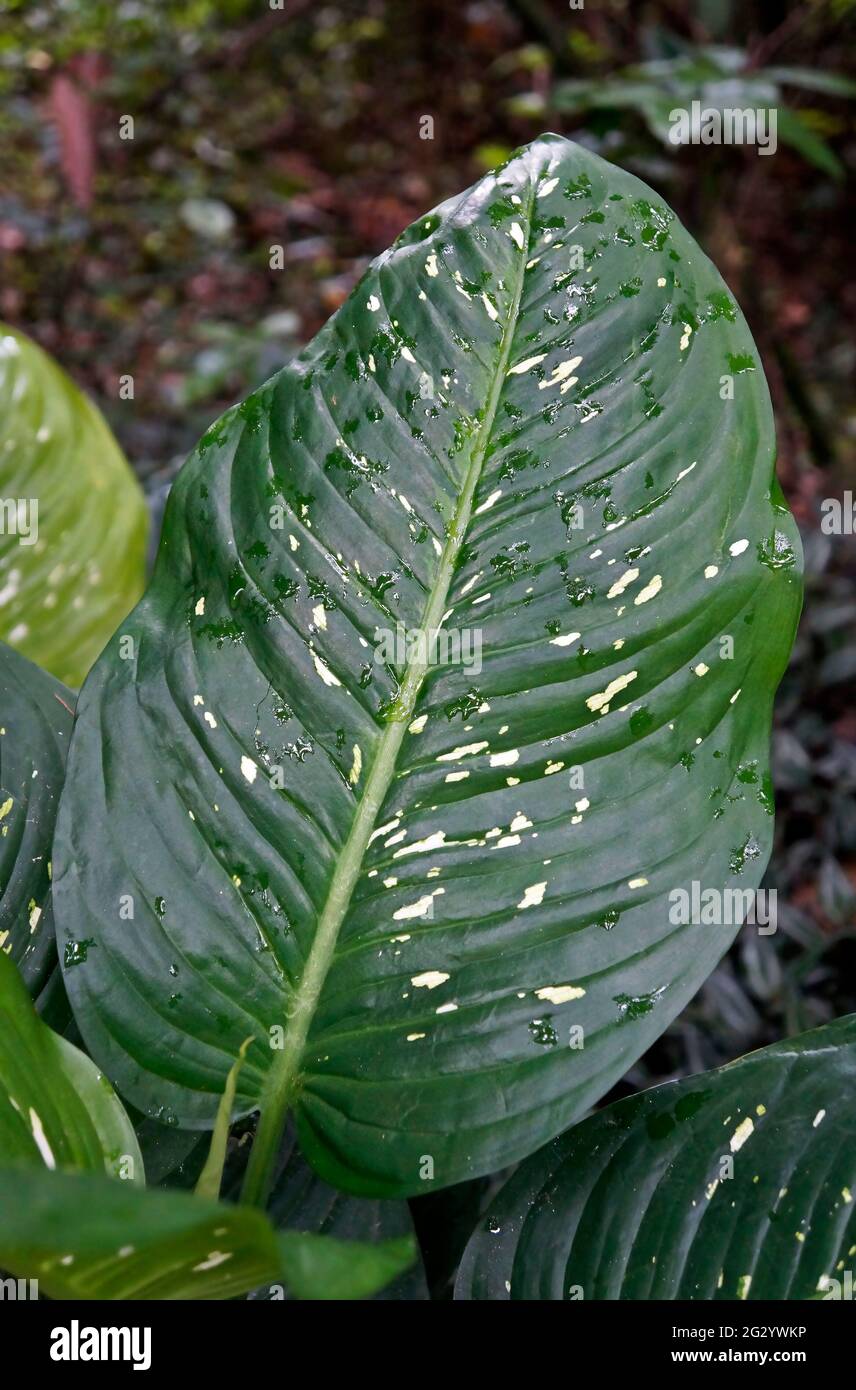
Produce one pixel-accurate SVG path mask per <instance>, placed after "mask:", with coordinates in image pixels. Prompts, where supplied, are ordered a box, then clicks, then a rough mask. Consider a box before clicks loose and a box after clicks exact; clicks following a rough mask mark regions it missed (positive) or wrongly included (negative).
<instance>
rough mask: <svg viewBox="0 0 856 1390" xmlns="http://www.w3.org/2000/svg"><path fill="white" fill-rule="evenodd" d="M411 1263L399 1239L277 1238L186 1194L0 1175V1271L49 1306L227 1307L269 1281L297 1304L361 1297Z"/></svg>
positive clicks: (410, 1247) (251, 1212) (263, 1226)
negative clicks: (190, 1302)
mask: <svg viewBox="0 0 856 1390" xmlns="http://www.w3.org/2000/svg"><path fill="white" fill-rule="evenodd" d="M414 1253H415V1252H414V1244H413V1241H412V1240H408V1239H407V1238H404V1239H400V1240H395V1241H385V1242H383V1243H382V1244H380V1245H377V1246H369V1245H365V1244H363V1243H361V1242H358V1241H353V1242H347V1241H339V1240H332V1239H330V1238H328V1237H327V1236H315V1235H301V1234H299V1233H297V1232H289V1233H287V1234H282V1235H279V1236H277V1235H276V1233H275V1232H274V1230H273V1228H272V1227H271V1225H270V1222H269V1221H268V1220H267V1218H266V1217H265V1216H264V1215H263V1214H262V1213H261V1212H260V1211H257V1210H255V1208H251V1207H232V1206H226V1205H225V1204H224V1203H220V1202H211V1201H208V1200H207V1199H205V1198H197V1197H193V1196H191V1195H190V1194H188V1193H180V1192H153V1191H151V1190H148V1191H146V1190H143V1189H140V1188H135V1187H132V1185H131V1184H130V1183H118V1182H111V1181H109V1180H108V1179H104V1178H94V1177H90V1176H80V1175H74V1176H72V1175H69V1174H65V1173H47V1172H45V1171H44V1170H42V1171H37V1170H27V1171H22V1172H20V1171H17V1170H16V1171H14V1172H2V1171H0V1267H2V1268H4V1269H7V1270H9V1272H10V1273H11V1274H13V1275H15V1276H17V1277H18V1278H37V1279H38V1280H39V1286H40V1289H41V1291H42V1292H43V1293H46V1294H48V1295H49V1296H50V1297H51V1298H70V1299H110V1300H121V1299H225V1298H237V1297H240V1295H241V1294H244V1293H247V1292H248V1291H249V1290H250V1289H253V1288H255V1287H257V1286H258V1285H259V1284H263V1283H265V1282H275V1281H279V1282H280V1283H281V1284H283V1285H288V1287H289V1288H290V1289H291V1290H292V1291H293V1292H294V1293H295V1294H296V1295H297V1296H298V1297H300V1298H319V1299H320V1298H323V1299H329V1298H334V1299H344V1298H366V1297H368V1296H369V1295H371V1294H373V1293H375V1292H377V1290H378V1289H380V1288H382V1287H383V1285H384V1283H386V1282H387V1281H388V1280H390V1279H394V1278H395V1277H396V1275H398V1274H400V1273H401V1272H402V1271H403V1270H404V1269H406V1268H407V1267H408V1265H409V1264H411V1263H412V1261H413V1258H414ZM69 1256H71V1257H73V1258H69Z"/></svg>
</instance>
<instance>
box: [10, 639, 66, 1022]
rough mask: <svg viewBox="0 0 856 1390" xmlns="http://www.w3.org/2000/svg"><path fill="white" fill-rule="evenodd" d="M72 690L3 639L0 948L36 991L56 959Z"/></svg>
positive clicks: (28, 986) (41, 986)
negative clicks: (55, 846)
mask: <svg viewBox="0 0 856 1390" xmlns="http://www.w3.org/2000/svg"><path fill="white" fill-rule="evenodd" d="M74 698H75V697H74V696H73V695H72V693H71V691H69V690H68V689H67V688H66V687H65V686H64V685H61V684H60V683H59V681H55V680H54V679H53V677H52V676H48V675H47V674H46V673H45V672H44V671H40V670H39V668H38V667H37V666H34V665H33V664H32V662H30V661H27V660H26V658H24V657H22V656H19V655H18V653H17V652H15V651H13V650H12V648H11V647H7V646H4V645H3V644H0V950H3V951H5V952H6V954H7V955H11V957H12V959H13V960H14V961H15V962H16V964H17V965H18V968H19V969H20V971H21V974H22V975H23V977H24V981H25V983H26V985H27V988H28V989H29V991H30V993H31V994H32V995H33V996H34V997H36V996H38V994H39V993H40V992H41V990H42V989H44V987H45V985H46V983H47V980H48V977H49V975H50V973H51V971H52V970H53V969H54V968H55V966H56V942H55V939H54V928H53V913H52V910H51V900H50V887H51V846H52V843H53V833H54V826H55V824H56V813H57V809H58V807H59V794H60V791H61V789H62V783H63V778H64V777H65V760H66V756H67V754H68V740H69V737H70V735H71V725H72V720H73V718H74V713H73V711H74Z"/></svg>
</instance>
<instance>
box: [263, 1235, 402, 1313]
mask: <svg viewBox="0 0 856 1390" xmlns="http://www.w3.org/2000/svg"><path fill="white" fill-rule="evenodd" d="M277 1245H278V1247H279V1257H280V1265H281V1268H282V1273H283V1276H284V1278H285V1279H286V1281H287V1283H288V1286H289V1289H290V1290H291V1292H292V1293H293V1294H294V1295H295V1296H296V1297H297V1298H314V1299H321V1298H323V1299H342V1298H370V1297H371V1296H372V1294H375V1293H378V1292H379V1290H380V1289H382V1288H383V1287H384V1285H386V1284H388V1283H389V1282H390V1280H392V1279H395V1278H396V1276H397V1275H399V1274H402V1273H403V1272H404V1270H406V1269H407V1268H408V1267H409V1266H410V1265H411V1264H412V1263H413V1258H414V1255H415V1252H416V1247H415V1242H414V1241H413V1239H412V1237H410V1236H399V1237H398V1239H396V1240H385V1241H381V1243H380V1244H378V1245H368V1244H366V1243H364V1242H360V1241H348V1240H337V1239H336V1237H335V1236H315V1235H307V1234H304V1233H303V1232H301V1231H283V1232H281V1234H280V1235H279V1236H278V1237H277Z"/></svg>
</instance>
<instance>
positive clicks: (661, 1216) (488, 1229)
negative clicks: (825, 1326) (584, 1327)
mask: <svg viewBox="0 0 856 1390" xmlns="http://www.w3.org/2000/svg"><path fill="white" fill-rule="evenodd" d="M854 1091H856V1016H854V1015H851V1016H850V1017H848V1018H843V1019H839V1020H838V1021H837V1022H836V1023H831V1024H829V1025H827V1026H825V1027H823V1028H817V1029H814V1030H813V1031H812V1032H810V1033H803V1034H801V1036H800V1037H798V1038H791V1039H788V1040H787V1041H786V1042H781V1043H776V1044H775V1045H774V1046H773V1047H765V1048H764V1049H763V1050H762V1051H760V1052H754V1053H751V1054H750V1055H749V1056H748V1057H744V1058H742V1059H741V1060H740V1061H738V1062H734V1063H732V1064H731V1065H730V1066H727V1067H722V1068H720V1069H719V1070H718V1071H712V1072H704V1073H703V1074H701V1075H700V1076H692V1077H689V1078H688V1079H687V1080H685V1081H680V1082H676V1083H670V1084H669V1085H666V1086H657V1087H655V1088H654V1089H653V1090H651V1091H644V1092H643V1093H642V1094H641V1095H638V1096H633V1097H631V1098H630V1099H629V1100H625V1101H620V1102H619V1103H618V1104H617V1105H611V1106H609V1107H608V1108H607V1109H605V1110H601V1111H600V1112H599V1113H598V1114H596V1115H593V1116H592V1117H591V1118H590V1119H588V1120H584V1121H583V1123H582V1124H580V1125H577V1126H576V1127H575V1128H574V1129H572V1130H571V1131H570V1132H569V1133H568V1134H564V1135H562V1137H561V1138H560V1139H556V1140H555V1141H554V1142H553V1143H551V1144H548V1145H547V1146H546V1148H544V1149H542V1150H541V1151H540V1152H539V1153H537V1154H533V1155H532V1157H531V1158H529V1159H527V1160H526V1162H525V1163H523V1164H521V1166H520V1168H519V1169H518V1170H517V1172H516V1173H515V1174H514V1176H513V1177H512V1178H511V1180H510V1181H509V1182H508V1183H507V1184H506V1186H505V1187H504V1188H503V1189H502V1190H501V1191H500V1192H499V1194H498V1195H497V1196H496V1197H495V1198H494V1200H493V1201H492V1202H491V1204H490V1208H489V1211H488V1213H487V1215H486V1217H485V1218H484V1221H483V1222H482V1224H481V1226H480V1228H479V1230H478V1231H477V1232H476V1233H475V1235H474V1236H473V1237H472V1239H471V1241H470V1244H469V1246H468V1248H467V1250H466V1252H465V1254H464V1258H463V1261H462V1263H461V1268H460V1272H459V1275H458V1282H457V1290H456V1296H457V1297H458V1298H463V1299H506V1298H521V1299H537V1300H543V1299H589V1300H590V1299H593V1298H594V1299H603V1298H606V1299H664V1298H667V1299H671V1298H675V1299H735V1298H741V1299H742V1298H750V1299H776V1300H780V1299H801V1298H830V1299H832V1298H841V1297H842V1296H844V1297H850V1298H852V1288H853V1255H854V1251H856V1206H854V1203H853V1193H854V1191H856V1100H854ZM848 1272H849V1275H848ZM848 1289H849V1293H847V1292H846V1290H848Z"/></svg>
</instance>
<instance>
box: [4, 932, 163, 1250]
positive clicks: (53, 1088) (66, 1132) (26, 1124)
mask: <svg viewBox="0 0 856 1390" xmlns="http://www.w3.org/2000/svg"><path fill="white" fill-rule="evenodd" d="M11 1164H26V1165H35V1166H36V1167H39V1168H41V1167H42V1166H45V1167H47V1168H60V1169H72V1170H74V1169H77V1170H83V1171H88V1172H98V1173H103V1172H105V1171H106V1172H107V1173H109V1174H110V1175H111V1176H112V1177H118V1178H123V1179H125V1182H123V1183H122V1184H121V1185H122V1186H126V1185H130V1184H131V1183H142V1182H143V1181H144V1177H143V1161H142V1158H141V1156H140V1150H139V1146H138V1144H137V1140H136V1136H135V1135H134V1130H133V1127H132V1125H131V1121H130V1120H129V1118H128V1116H127V1114H126V1113H125V1110H124V1109H123V1107H122V1104H121V1102H120V1100H119V1099H118V1097H117V1096H116V1094H115V1093H114V1091H113V1090H112V1088H111V1086H110V1083H109V1082H108V1080H107V1078H106V1077H105V1076H103V1075H102V1073H101V1072H100V1071H99V1070H98V1068H97V1067H96V1066H95V1063H94V1062H92V1061H90V1059H89V1058H88V1057H87V1056H85V1054H84V1053H82V1052H81V1051H80V1050H79V1049H78V1048H76V1047H73V1046H72V1044H71V1043H69V1042H66V1040H65V1038H61V1037H60V1036H59V1035H58V1034H57V1033H54V1032H52V1031H51V1029H50V1028H48V1027H47V1026H46V1025H45V1024H44V1023H42V1021H41V1019H40V1018H39V1017H38V1015H37V1013H36V1011H35V1009H34V1008H33V1005H32V1002H31V1000H30V998H29V995H28V994H27V991H26V989H25V987H24V982H23V980H22V979H21V976H20V975H19V974H18V971H17V969H16V967H15V966H14V965H13V963H12V961H11V960H10V959H9V957H8V956H7V955H5V954H4V953H3V952H2V951H0V1165H2V1166H3V1167H9V1166H10V1165H11ZM16 1183H17V1179H16ZM118 1185H119V1184H117V1186H118ZM2 1263H3V1261H2V1259H0V1265H2Z"/></svg>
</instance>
